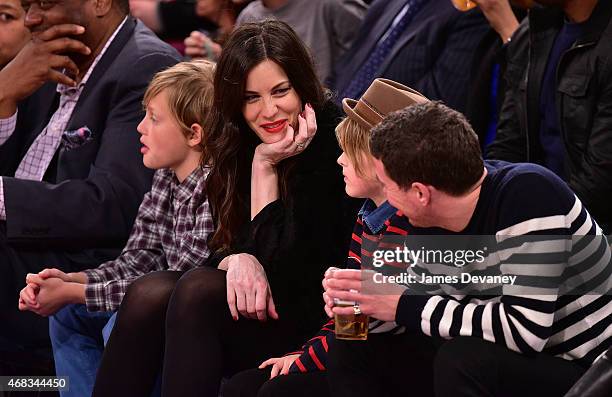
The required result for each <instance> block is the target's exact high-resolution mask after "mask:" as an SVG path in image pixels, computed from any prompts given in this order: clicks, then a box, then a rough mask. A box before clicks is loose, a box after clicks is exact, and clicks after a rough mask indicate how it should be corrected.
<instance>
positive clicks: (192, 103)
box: [142, 60, 215, 151]
mask: <svg viewBox="0 0 612 397" xmlns="http://www.w3.org/2000/svg"><path fill="white" fill-rule="evenodd" d="M214 74H215V64H214V63H212V62H210V61H206V60H197V61H190V62H181V63H178V64H176V65H174V66H172V67H170V68H168V69H166V70H163V71H161V72H159V73H157V74H156V75H155V77H153V80H151V83H150V84H149V87H148V88H147V91H146V92H145V94H144V98H143V100H142V103H143V105H144V106H145V107H146V106H147V104H148V103H149V102H150V101H151V99H152V98H153V97H155V96H157V95H159V94H160V93H161V92H162V91H165V92H166V95H167V97H168V107H169V108H170V113H171V114H172V117H174V119H175V120H176V122H177V123H178V125H179V127H180V128H181V130H182V131H183V134H185V136H186V137H190V136H191V134H192V133H193V132H192V130H191V126H192V125H193V124H194V123H197V124H199V125H200V126H201V127H202V129H203V130H204V135H205V136H203V137H202V142H201V143H200V145H198V147H199V150H201V151H204V147H205V142H206V135H207V133H208V131H209V130H208V126H209V125H210V122H211V120H212V119H211V116H210V115H211V111H212V107H213V97H214V94H213V93H214V88H213V77H214Z"/></svg>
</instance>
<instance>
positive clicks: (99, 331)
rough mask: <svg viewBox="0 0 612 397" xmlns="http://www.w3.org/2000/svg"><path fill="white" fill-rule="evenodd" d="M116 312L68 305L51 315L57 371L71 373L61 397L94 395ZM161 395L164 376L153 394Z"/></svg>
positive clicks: (158, 378)
mask: <svg viewBox="0 0 612 397" xmlns="http://www.w3.org/2000/svg"><path fill="white" fill-rule="evenodd" d="M116 317H117V313H116V312H88V311H87V309H86V307H85V305H80V304H79V305H67V306H65V307H64V308H62V309H61V310H60V311H58V312H57V313H55V315H53V316H51V317H50V318H49V334H50V337H51V345H52V346H53V358H54V359H55V372H56V374H57V376H67V377H68V382H69V389H68V391H65V392H60V395H61V397H88V396H91V393H92V391H93V387H94V383H95V381H96V373H97V372H98V367H99V366H100V360H101V359H102V352H103V351H104V346H105V345H106V342H108V338H109V337H110V334H111V332H112V330H113V326H114V325H115V319H116ZM158 396H161V376H158V377H157V383H156V385H155V388H154V389H153V392H152V393H151V397H158Z"/></svg>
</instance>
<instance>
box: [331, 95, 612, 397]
mask: <svg viewBox="0 0 612 397" xmlns="http://www.w3.org/2000/svg"><path fill="white" fill-rule="evenodd" d="M371 150H372V154H373V155H374V157H375V166H376V173H377V176H378V178H379V179H380V181H381V182H382V183H383V184H384V186H385V195H386V197H387V200H388V201H389V202H390V203H391V204H392V205H393V206H395V207H397V208H398V209H399V210H400V211H402V212H403V213H404V214H405V215H406V217H407V218H408V219H409V223H410V225H409V227H408V229H407V232H408V236H412V235H417V236H418V235H430V234H437V235H445V236H449V238H452V237H450V236H455V235H482V236H489V237H492V238H493V239H494V240H495V241H496V242H497V243H498V246H497V247H498V249H495V250H492V251H491V252H488V254H487V257H486V260H485V261H484V262H483V263H482V264H481V265H480V267H478V268H472V269H476V270H474V271H472V272H471V275H483V274H486V275H490V276H516V278H515V279H514V280H515V283H514V284H505V285H501V284H499V285H495V284H494V283H493V284H489V285H488V286H487V287H488V288H487V290H488V291H495V292H497V293H495V294H488V295H486V296H485V295H482V294H476V293H473V291H477V290H478V289H479V288H480V287H481V286H479V285H478V283H477V281H473V280H471V281H469V282H468V284H467V285H465V284H464V285H463V287H462V288H460V289H454V290H453V288H454V287H456V285H440V286H439V288H437V289H434V290H433V291H434V292H433V293H432V292H431V291H432V290H431V289H428V288H422V287H423V286H422V285H420V284H419V282H418V280H420V279H423V276H424V275H427V276H433V275H436V276H453V275H457V271H458V270H457V267H456V266H454V265H452V264H451V265H448V266H443V265H442V264H440V263H433V264H432V263H424V262H420V263H418V264H416V265H414V266H411V267H409V268H408V269H407V273H408V274H412V275H413V276H415V277H414V279H413V280H416V281H414V282H413V283H407V285H406V287H407V288H406V289H405V292H404V293H403V294H401V295H398V294H376V293H374V294H373V293H367V292H365V291H363V290H362V281H361V277H360V275H359V274H357V276H355V275H354V274H350V273H348V272H333V271H331V272H328V274H327V275H326V278H325V279H324V282H323V284H324V288H325V293H324V298H325V301H326V311H327V313H328V314H329V315H330V316H331V315H333V313H339V314H349V312H351V313H352V311H353V310H354V309H353V308H341V307H334V306H333V299H334V298H338V299H341V300H350V301H356V302H358V303H359V306H360V310H361V311H362V312H363V313H365V314H367V315H369V316H371V317H372V318H374V319H377V320H381V321H389V322H395V323H397V324H398V325H401V326H404V327H405V329H406V332H405V333H403V334H401V335H396V334H391V333H389V334H373V335H370V337H369V338H368V341H367V342H365V343H363V342H361V343H360V342H355V341H341V340H336V341H334V344H333V345H331V346H330V348H329V363H328V369H329V373H328V378H329V383H330V388H331V390H330V391H331V394H332V395H333V396H334V397H341V396H349V395H350V396H351V397H354V396H361V395H364V396H365V395H368V396H372V395H399V394H400V393H403V394H406V395H408V394H411V395H419V396H423V395H432V394H434V393H435V395H436V396H493V395H495V396H562V395H563V394H564V393H565V392H566V391H567V390H568V389H569V388H570V387H571V385H572V384H573V383H574V382H576V380H577V379H578V378H579V377H580V376H581V375H582V374H583V373H584V372H585V371H586V369H587V368H588V367H589V366H590V365H591V364H592V362H593V361H594V360H595V359H596V358H597V357H598V356H599V355H600V354H602V353H603V352H604V351H605V350H606V349H607V348H608V347H609V346H610V344H611V341H612V300H611V299H610V290H611V289H610V285H611V284H610V283H611V281H610V280H611V277H610V274H611V270H612V266H611V265H610V247H609V245H608V242H607V240H606V239H605V237H603V236H602V232H601V229H600V227H599V226H598V225H597V224H596V223H595V221H594V220H593V219H592V218H591V216H590V215H589V213H588V212H587V210H586V209H585V208H584V207H583V206H582V203H581V202H580V200H579V199H578V198H577V197H576V195H575V194H574V193H573V192H572V191H571V190H570V189H569V188H568V187H567V185H566V184H565V183H564V182H563V181H562V180H560V179H559V178H558V177H557V176H555V175H554V174H553V173H552V172H550V171H548V170H546V169H544V168H542V167H540V166H537V165H533V164H509V163H505V162H489V161H487V162H483V160H482V155H481V152H480V148H479V144H478V139H477V137H476V134H475V133H474V131H473V130H472V128H471V127H470V125H469V123H468V122H467V121H466V120H465V118H464V117H463V116H462V115H461V114H459V113H457V112H455V111H453V110H451V109H449V108H447V107H446V106H444V105H442V104H439V103H424V104H419V105H415V106H411V107H408V108H406V109H404V110H401V111H399V112H395V113H392V114H391V115H389V116H387V118H386V119H385V120H384V121H383V122H382V123H381V124H379V125H378V126H377V127H375V128H374V130H373V131H372V138H371ZM534 236H538V238H533V237H534ZM527 237H531V240H530V241H526V238H527ZM407 241H408V240H407ZM513 241H514V242H516V243H514V244H513V243H512V242H513ZM466 269H468V267H466V268H465V269H464V271H466ZM500 279H501V277H500ZM576 280H578V281H576ZM351 290H353V291H351ZM421 290H423V291H426V292H424V293H420V292H419V291H421ZM355 291H357V292H355ZM448 291H454V292H448ZM461 291H467V292H466V293H461Z"/></svg>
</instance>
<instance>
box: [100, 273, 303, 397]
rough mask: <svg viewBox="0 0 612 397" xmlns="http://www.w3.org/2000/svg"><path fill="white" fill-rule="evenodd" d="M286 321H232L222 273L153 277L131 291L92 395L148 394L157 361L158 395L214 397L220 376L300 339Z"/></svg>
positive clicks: (279, 352) (292, 345)
mask: <svg viewBox="0 0 612 397" xmlns="http://www.w3.org/2000/svg"><path fill="white" fill-rule="evenodd" d="M302 337H303V336H301V335H299V333H298V332H297V330H296V327H295V326H293V324H291V323H289V322H288V321H283V320H278V321H274V320H269V321H267V322H259V321H256V320H248V319H243V318H241V319H240V320H238V321H234V320H233V319H232V317H231V315H230V312H229V309H228V307H227V297H226V287H225V272H223V271H220V270H217V269H211V268H197V269H194V270H191V271H189V272H187V273H185V274H184V275H182V277H181V273H179V272H169V271H168V272H157V273H152V274H150V275H147V276H145V277H142V278H141V279H139V280H137V281H136V282H134V283H133V284H132V286H130V288H129V289H128V293H127V294H126V296H125V298H124V300H123V303H122V305H121V309H120V310H119V313H118V315H117V322H116V324H115V328H114V329H113V333H112V335H111V337H110V339H109V342H108V345H107V347H106V350H105V352H104V356H103V358H102V364H101V366H100V369H99V371H98V376H97V379H96V385H95V387H94V393H93V395H94V396H124V395H125V396H134V397H137V396H148V395H149V394H150V392H151V389H152V388H153V385H154V383H155V379H156V376H157V374H158V371H159V369H160V368H162V363H163V375H162V395H163V396H172V397H175V396H204V397H206V396H215V397H216V396H217V395H218V392H219V384H220V381H221V378H222V377H223V376H226V375H232V374H234V373H236V372H238V371H241V370H244V369H247V368H251V367H253V366H257V365H259V363H260V362H261V361H263V360H265V359H267V358H269V357H274V356H279V355H282V354H284V353H286V352H288V351H290V350H291V349H295V348H296V346H298V345H299V343H300V342H302V340H301V338H302Z"/></svg>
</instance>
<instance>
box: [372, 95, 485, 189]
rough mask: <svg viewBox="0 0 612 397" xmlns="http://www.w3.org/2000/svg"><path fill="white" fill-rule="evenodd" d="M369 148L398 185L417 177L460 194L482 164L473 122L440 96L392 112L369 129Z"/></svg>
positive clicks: (474, 179) (405, 186) (478, 174)
mask: <svg viewBox="0 0 612 397" xmlns="http://www.w3.org/2000/svg"><path fill="white" fill-rule="evenodd" d="M370 150H371V153H372V155H373V156H374V157H375V158H377V159H378V160H380V161H382V163H383V165H384V166H385V171H386V173H387V175H388V176H389V177H390V178H391V179H392V180H393V181H394V182H395V183H397V184H398V185H399V186H400V187H401V188H402V189H409V188H410V186H411V185H412V184H413V183H414V182H420V183H423V184H426V185H431V186H433V187H435V188H436V189H438V190H441V191H443V192H445V193H447V194H450V195H453V196H460V195H462V194H465V193H467V192H468V191H469V189H470V188H471V187H472V186H474V184H475V183H476V182H478V180H479V179H480V178H481V176H482V172H483V168H484V163H483V160H482V153H481V151H480V144H479V143H478V136H477V135H476V133H475V132H474V130H473V129H472V127H471V126H470V124H469V123H468V121H467V120H466V118H465V117H464V116H463V115H462V114H461V113H459V112H457V111H455V110H453V109H451V108H449V107H447V106H445V105H443V104H441V103H440V102H426V103H421V104H417V105H411V106H408V107H406V108H404V109H402V110H398V111H396V112H393V113H390V114H389V115H388V116H387V117H386V118H385V119H384V120H383V121H382V122H381V123H380V124H378V125H377V126H376V127H374V128H373V129H372V137H371V141H370Z"/></svg>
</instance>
